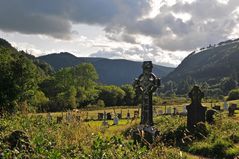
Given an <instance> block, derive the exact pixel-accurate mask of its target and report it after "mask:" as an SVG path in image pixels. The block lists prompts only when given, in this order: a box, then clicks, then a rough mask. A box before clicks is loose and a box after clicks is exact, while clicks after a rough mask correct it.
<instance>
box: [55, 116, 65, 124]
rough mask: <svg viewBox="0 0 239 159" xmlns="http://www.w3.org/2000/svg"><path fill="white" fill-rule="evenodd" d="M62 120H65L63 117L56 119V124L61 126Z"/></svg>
mask: <svg viewBox="0 0 239 159" xmlns="http://www.w3.org/2000/svg"><path fill="white" fill-rule="evenodd" d="M62 120H63V117H61V116H58V117H56V123H58V124H59V123H61V122H62Z"/></svg>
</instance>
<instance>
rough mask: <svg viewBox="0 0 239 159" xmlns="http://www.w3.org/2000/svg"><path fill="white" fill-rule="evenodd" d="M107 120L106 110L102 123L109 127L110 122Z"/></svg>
mask: <svg viewBox="0 0 239 159" xmlns="http://www.w3.org/2000/svg"><path fill="white" fill-rule="evenodd" d="M106 120H107V114H106V112H105V111H104V114H103V122H102V125H103V126H107V127H109V124H108V122H107V121H106Z"/></svg>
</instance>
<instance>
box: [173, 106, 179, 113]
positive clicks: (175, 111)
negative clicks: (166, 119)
mask: <svg viewBox="0 0 239 159" xmlns="http://www.w3.org/2000/svg"><path fill="white" fill-rule="evenodd" d="M177 114H178V109H177V108H176V107H173V115H177Z"/></svg>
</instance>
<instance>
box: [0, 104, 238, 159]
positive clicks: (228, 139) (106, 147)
mask: <svg viewBox="0 0 239 159" xmlns="http://www.w3.org/2000/svg"><path fill="white" fill-rule="evenodd" d="M233 102H234V103H238V102H239V101H233ZM185 104H187V103H185ZM218 105H220V106H221V108H223V103H218ZM158 107H159V108H160V107H163V106H158ZM208 108H209V107H208ZM161 109H162V108H161ZM181 110H183V109H181ZM99 111H102V110H92V111H91V112H89V114H91V115H92V118H93V119H94V120H89V121H84V120H83V119H82V120H80V121H77V120H76V119H75V118H74V115H72V119H68V118H69V117H67V116H66V114H67V113H68V112H64V113H63V120H62V121H61V122H59V123H57V116H60V115H61V114H62V113H60V112H59V113H51V115H50V116H51V117H49V114H48V113H44V114H28V115H22V114H18V115H15V116H13V117H8V118H5V119H1V120H0V121H1V127H0V128H1V133H0V135H1V147H0V148H1V149H2V150H4V154H5V156H6V157H7V158H11V156H14V155H15V156H18V157H19V158H21V157H23V156H24V157H26V156H28V157H29V158H45V157H49V158H61V157H62V156H64V157H65V158H155V157H157V158H199V157H205V158H211V157H216V158H233V157H235V156H237V155H238V152H239V144H238V143H239V134H238V133H239V124H238V123H239V111H236V112H235V115H233V116H232V117H228V111H222V112H220V114H218V116H217V117H216V118H215V119H214V123H213V124H208V123H206V125H205V126H206V130H205V127H200V126H199V127H198V128H197V131H196V132H193V133H190V132H189V131H188V130H187V129H186V128H187V116H185V115H174V114H173V111H172V112H171V114H169V112H167V115H164V114H154V115H153V116H154V117H153V120H154V127H155V128H156V129H158V130H160V135H159V138H158V139H155V140H156V141H155V143H153V144H152V147H149V148H147V147H146V146H143V147H142V146H141V145H140V144H134V141H133V138H132V137H131V136H130V131H131V129H132V128H135V127H137V125H138V124H139V123H140V117H138V118H136V119H135V120H133V121H131V119H130V120H129V119H127V112H128V109H127V111H126V110H125V111H122V112H123V113H122V116H123V119H119V121H118V123H116V124H114V120H113V118H112V119H110V120H107V119H106V120H105V121H106V122H107V123H108V125H104V124H103V122H104V119H102V118H100V119H98V116H97V112H99ZM105 111H106V112H109V111H110V110H109V109H108V110H105ZM111 111H112V112H113V110H111ZM115 111H116V112H120V111H121V109H116V110H115ZM134 111H135V109H130V108H129V112H130V115H131V114H133V113H134ZM73 113H74V112H73ZM80 114H84V112H82V113H80ZM82 117H83V116H82ZM15 130H21V131H22V132H24V134H27V139H28V140H29V141H24V142H23V143H21V145H20V144H19V145H17V146H20V147H19V148H17V147H15V149H13V150H12V149H11V148H10V147H9V145H8V144H7V143H8V142H10V141H8V140H10V136H8V135H9V134H11V132H13V131H15ZM6 136H8V138H6ZM2 137H5V138H4V140H2ZM21 137H22V136H21ZM28 142H29V144H30V145H31V148H32V149H33V150H31V149H30V148H29V147H27V146H26V144H28ZM3 143H4V144H3ZM24 145H25V146H24ZM24 157H23V158H24Z"/></svg>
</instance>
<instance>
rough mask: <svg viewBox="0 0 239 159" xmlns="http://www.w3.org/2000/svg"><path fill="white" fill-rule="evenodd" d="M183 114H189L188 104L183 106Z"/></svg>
mask: <svg viewBox="0 0 239 159" xmlns="http://www.w3.org/2000/svg"><path fill="white" fill-rule="evenodd" d="M183 114H187V108H186V106H184V107H183Z"/></svg>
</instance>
